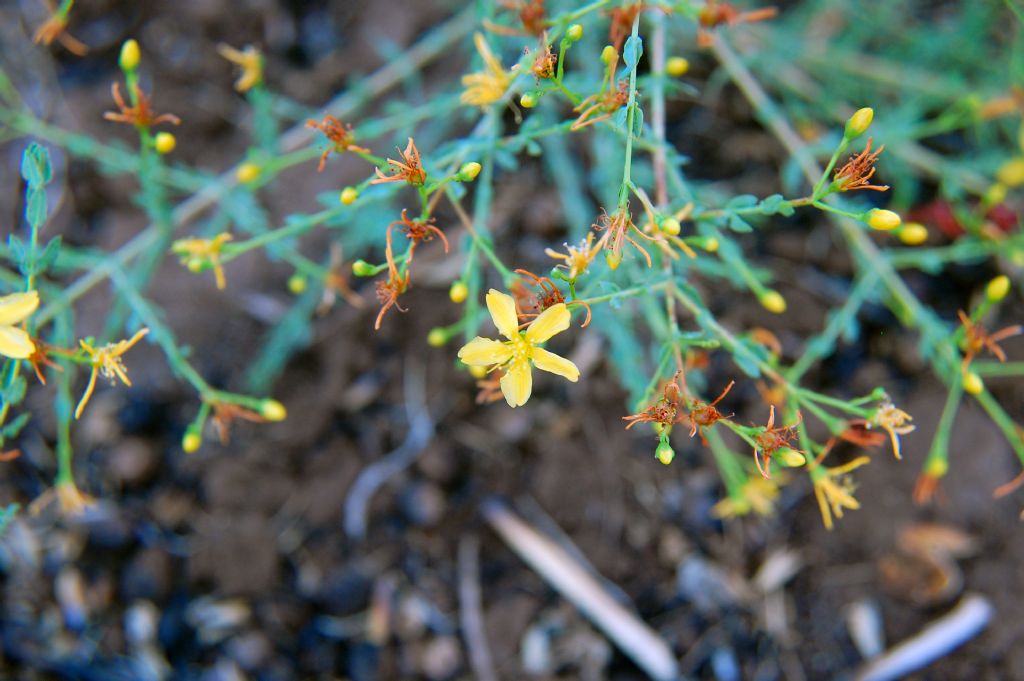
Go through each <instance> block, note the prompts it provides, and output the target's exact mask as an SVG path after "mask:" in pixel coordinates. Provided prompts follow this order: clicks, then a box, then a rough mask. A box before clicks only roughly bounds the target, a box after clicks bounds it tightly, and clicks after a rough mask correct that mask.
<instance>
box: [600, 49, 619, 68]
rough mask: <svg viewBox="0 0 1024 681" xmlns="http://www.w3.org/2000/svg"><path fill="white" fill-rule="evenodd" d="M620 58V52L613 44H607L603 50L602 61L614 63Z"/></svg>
mask: <svg viewBox="0 0 1024 681" xmlns="http://www.w3.org/2000/svg"><path fill="white" fill-rule="evenodd" d="M618 58H619V53H618V52H617V51H616V50H615V48H614V47H612V46H611V45H605V46H604V49H603V50H601V61H602V62H604V63H605V64H614V63H615V62H616V61H617V60H618Z"/></svg>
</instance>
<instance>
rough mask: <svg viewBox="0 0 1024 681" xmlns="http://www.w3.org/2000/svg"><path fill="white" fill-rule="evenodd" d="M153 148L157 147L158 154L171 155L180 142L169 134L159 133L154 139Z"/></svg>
mask: <svg viewBox="0 0 1024 681" xmlns="http://www.w3.org/2000/svg"><path fill="white" fill-rule="evenodd" d="M153 146H154V147H156V150H157V153H159V154H169V153H171V152H172V151H174V147H176V146H178V140H176V139H175V138H174V135H172V134H171V133H169V132H158V133H157V134H156V137H154V138H153Z"/></svg>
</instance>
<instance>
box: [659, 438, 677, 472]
mask: <svg viewBox="0 0 1024 681" xmlns="http://www.w3.org/2000/svg"><path fill="white" fill-rule="evenodd" d="M654 457H655V458H656V459H657V460H658V461H660V462H662V463H663V464H665V465H666V466H667V465H669V464H670V463H672V459H674V458H676V450H674V449H672V445H670V444H669V443H668V442H667V441H663V442H660V443H659V444H658V448H657V449H655V450H654Z"/></svg>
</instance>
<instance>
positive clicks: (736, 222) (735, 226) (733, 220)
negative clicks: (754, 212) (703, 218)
mask: <svg viewBox="0 0 1024 681" xmlns="http://www.w3.org/2000/svg"><path fill="white" fill-rule="evenodd" d="M729 229H731V230H732V231H734V232H741V233H744V234H745V233H747V232H753V231H754V228H753V227H751V226H750V223H749V222H747V221H746V220H744V219H743V218H741V217H740V216H739V215H736V214H735V213H730V214H729Z"/></svg>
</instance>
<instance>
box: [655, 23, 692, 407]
mask: <svg viewBox="0 0 1024 681" xmlns="http://www.w3.org/2000/svg"><path fill="white" fill-rule="evenodd" d="M652 21H653V22H654V30H653V31H652V33H651V70H652V71H653V73H654V81H653V88H652V95H651V97H652V100H651V127H652V128H653V130H654V141H655V146H654V151H653V159H652V160H653V165H654V183H655V186H654V200H655V201H656V202H657V204H656V205H657V207H658V208H659V209H662V208H664V207H665V206H666V205H668V182H667V180H666V174H667V170H666V168H667V166H668V159H667V158H666V154H665V82H664V80H663V79H664V77H665V19H664V17H663V16H662V15H661V13H660V12H654V14H653V18H652ZM663 269H664V271H665V274H666V275H668V277H669V279H668V284H667V285H666V286H665V313H666V314H667V315H668V323H669V329H670V330H671V333H672V334H673V336H674V335H675V334H676V332H677V331H679V318H678V315H677V313H676V301H675V283H674V280H673V278H672V260H670V259H669V258H665V265H664V268H663ZM672 358H673V359H674V360H675V363H676V371H678V372H679V382H680V384H681V387H682V390H683V395H689V393H690V390H689V386H688V385H687V384H686V365H685V364H684V362H683V353H682V350H680V349H679V343H677V342H675V339H674V338H673V341H672Z"/></svg>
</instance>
